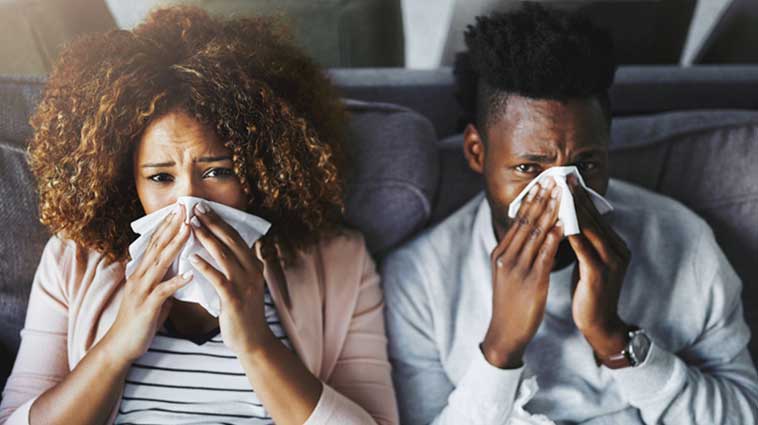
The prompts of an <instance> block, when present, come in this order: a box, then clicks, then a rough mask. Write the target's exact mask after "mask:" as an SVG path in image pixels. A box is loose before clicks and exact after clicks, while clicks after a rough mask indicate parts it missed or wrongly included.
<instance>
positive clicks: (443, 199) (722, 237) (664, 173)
mask: <svg viewBox="0 0 758 425" xmlns="http://www.w3.org/2000/svg"><path fill="white" fill-rule="evenodd" d="M330 73H331V75H332V78H333V79H334V81H335V83H336V84H337V85H338V86H339V87H340V88H341V90H342V91H343V94H344V95H345V97H347V98H351V99H357V100H354V101H348V103H347V105H348V109H349V111H350V113H351V122H350V136H351V137H350V138H349V144H348V151H349V152H348V153H349V155H350V157H351V158H352V165H353V167H352V168H353V173H352V174H351V177H350V185H349V187H348V195H347V201H348V205H347V219H348V222H349V224H350V225H351V226H353V227H356V228H358V229H360V230H361V231H362V232H364V234H365V235H366V238H367V242H368V245H369V248H370V250H371V252H372V253H373V254H375V256H376V257H377V258H378V259H381V257H382V255H383V254H384V253H386V252H387V251H388V250H390V249H391V248H392V247H394V246H397V245H398V244H399V243H402V241H404V240H407V239H408V238H410V237H412V236H413V234H415V233H417V232H418V231H420V230H421V229H423V228H424V227H426V226H429V225H431V224H433V223H435V222H437V221H439V220H440V219H442V218H444V217H445V216H446V215H448V214H450V213H451V212H452V211H454V210H455V209H456V208H458V207H459V206H460V205H462V204H463V203H464V202H465V201H466V200H467V199H469V198H470V197H471V196H473V195H474V194H475V193H476V192H478V191H479V190H480V188H481V181H480V180H479V178H478V176H477V175H475V174H473V173H472V172H471V171H469V170H468V168H467V167H466V164H465V162H464V160H463V157H462V153H461V147H460V143H461V138H460V136H459V135H456V133H457V130H458V129H459V127H457V118H458V113H459V111H458V109H457V106H456V103H455V101H454V99H453V94H452V93H453V89H452V80H451V78H450V74H449V70H448V69H441V70H435V71H406V70H399V69H374V70H332V71H330ZM617 80H618V81H617V83H616V85H615V86H614V88H613V91H612V101H613V105H614V115H615V118H614V123H613V142H612V143H613V144H612V147H611V161H612V173H613V176H614V177H616V178H621V179H624V180H628V181H631V182H634V183H637V184H639V185H641V186H644V187H647V188H649V189H652V190H655V191H657V192H661V193H664V194H666V195H669V196H672V197H674V198H676V199H678V200H680V201H681V202H683V203H684V204H686V205H688V206H689V207H690V208H692V209H693V210H695V211H696V212H697V213H699V214H701V215H702V216H703V217H704V218H705V219H706V220H708V222H709V223H710V224H711V226H712V227H713V228H714V230H715V233H716V236H717V238H718V240H719V242H720V244H721V245H722V247H723V248H724V250H725V252H726V254H727V256H728V257H729V259H730V261H731V262H732V264H733V265H734V267H735V269H736V270H737V272H738V273H739V275H740V276H741V277H742V279H743V282H744V290H743V300H744V306H745V314H746V316H747V318H748V321H749V323H750V326H751V328H752V329H753V330H754V331H758V286H757V285H756V278H758V267H756V265H755V264H754V263H755V261H756V260H758V168H756V167H754V166H753V164H756V163H758V67H713V68H690V69H678V68H666V67H636V68H633V67H629V68H622V69H620V71H619V74H618V78H617ZM42 85H43V82H42V81H41V80H36V79H12V78H5V79H3V78H0V177H2V184H0V229H2V230H3V233H4V234H3V238H2V241H1V242H0V323H2V327H0V387H2V386H3V385H4V380H5V377H6V376H7V374H8V373H9V371H10V367H11V365H12V362H13V358H14V356H15V352H16V350H17V348H18V344H19V330H20V329H21V327H22V326H23V321H24V313H25V310H26V303H27V298H28V293H29V288H30V284H31V282H32V279H33V276H34V272H35V269H36V266H37V262H38V260H39V255H40V253H41V251H42V247H43V246H44V243H45V241H46V240H47V238H48V237H49V235H48V233H47V232H46V230H45V229H44V228H43V227H42V226H41V225H40V224H39V223H38V221H37V207H36V199H35V193H34V189H33V184H32V179H31V176H30V174H29V171H28V169H27V167H26V165H25V162H24V147H25V143H26V142H25V141H26V140H27V139H28V137H29V135H30V128H29V126H28V124H27V120H28V117H29V115H30V113H31V112H32V110H33V108H34V105H35V103H36V101H37V99H38V98H39V94H40V90H41V88H42ZM681 302H683V303H696V302H698V300H681ZM751 350H752V354H753V358H754V359H758V343H756V342H755V341H753V342H752V343H751Z"/></svg>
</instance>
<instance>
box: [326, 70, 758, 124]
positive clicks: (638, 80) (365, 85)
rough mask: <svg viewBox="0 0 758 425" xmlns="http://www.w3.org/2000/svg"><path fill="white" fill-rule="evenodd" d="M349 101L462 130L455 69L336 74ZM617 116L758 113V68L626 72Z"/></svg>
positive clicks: (614, 93)
mask: <svg viewBox="0 0 758 425" xmlns="http://www.w3.org/2000/svg"><path fill="white" fill-rule="evenodd" d="M330 75H331V76H332V79H333V81H334V82H335V84H336V85H337V86H338V87H339V88H340V89H341V90H342V93H343V95H344V96H345V97H349V98H352V99H361V100H370V101H378V102H390V103H397V104H399V105H404V106H407V107H409V108H412V109H414V110H416V111H418V112H420V113H421V114H422V115H424V116H425V117H427V118H429V120H431V121H432V124H434V128H435V130H436V131H437V135H438V136H440V138H444V137H447V136H449V135H452V134H455V133H456V132H459V131H461V130H462V129H463V127H462V126H461V123H460V122H459V119H460V115H461V110H460V107H459V105H458V103H457V102H456V101H455V87H454V85H453V76H452V71H451V69H450V68H439V69H433V70H414V69H398V68H395V69H356V70H346V69H333V70H330ZM610 96H611V105H612V109H613V115H614V116H624V115H627V116H628V115H643V114H653V113H658V112H666V111H684V110H695V109H758V66H739V65H732V66H693V67H687V68H682V67H676V66H622V67H619V70H618V72H617V73H616V80H615V82H614V84H613V87H611V90H610Z"/></svg>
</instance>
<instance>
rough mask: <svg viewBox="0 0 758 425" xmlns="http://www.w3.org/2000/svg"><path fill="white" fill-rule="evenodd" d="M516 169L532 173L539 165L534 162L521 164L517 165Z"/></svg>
mask: <svg viewBox="0 0 758 425" xmlns="http://www.w3.org/2000/svg"><path fill="white" fill-rule="evenodd" d="M516 171H518V172H520V173H525V174H531V173H534V172H535V171H537V166H536V165H534V164H519V165H517V166H516Z"/></svg>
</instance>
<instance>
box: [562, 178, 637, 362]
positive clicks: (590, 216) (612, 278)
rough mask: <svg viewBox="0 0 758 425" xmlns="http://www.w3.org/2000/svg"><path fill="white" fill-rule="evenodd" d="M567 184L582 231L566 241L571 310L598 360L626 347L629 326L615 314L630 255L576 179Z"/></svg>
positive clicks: (571, 179)
mask: <svg viewBox="0 0 758 425" xmlns="http://www.w3.org/2000/svg"><path fill="white" fill-rule="evenodd" d="M568 183H569V187H570V189H571V192H572V194H573V196H574V204H575V206H576V212H577V217H578V219H579V227H580V228H581V230H582V233H580V234H578V235H572V236H569V238H568V239H569V242H570V243H571V247H572V248H573V249H574V252H575V253H576V257H577V259H578V265H577V267H576V268H575V269H574V279H573V284H574V287H573V288H574V289H573V291H574V293H573V301H572V308H571V310H572V315H573V318H574V323H576V326H577V328H578V329H579V331H580V332H582V334H583V335H584V337H585V338H586V339H587V342H589V344H590V345H591V346H592V348H593V350H594V351H595V354H596V355H598V356H599V357H600V358H602V357H606V356H608V355H610V354H615V353H619V352H621V350H623V349H624V347H625V345H626V334H627V332H628V330H629V329H630V327H629V326H628V325H627V324H625V323H624V322H623V321H622V320H621V318H620V317H619V315H618V302H619V295H620V294H621V285H622V284H623V282H624V275H625V273H626V269H627V266H628V265H629V259H630V257H631V253H630V252H629V249H628V248H627V246H626V243H624V241H623V240H622V239H621V237H620V236H619V235H618V234H617V233H616V232H615V231H614V230H613V229H612V228H611V227H610V226H609V225H608V224H607V223H606V222H605V221H604V220H603V217H602V216H601V215H600V213H599V212H598V211H597V209H596V208H595V204H593V203H592V200H591V199H590V197H589V195H587V192H586V191H585V190H584V188H582V187H581V186H580V185H578V184H577V181H576V178H575V177H574V176H569V179H568Z"/></svg>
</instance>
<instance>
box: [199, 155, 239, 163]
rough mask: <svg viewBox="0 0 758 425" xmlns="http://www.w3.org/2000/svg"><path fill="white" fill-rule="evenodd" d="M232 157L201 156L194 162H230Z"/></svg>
mask: <svg viewBox="0 0 758 425" xmlns="http://www.w3.org/2000/svg"><path fill="white" fill-rule="evenodd" d="M231 160H232V157H231V156H229V155H222V156H201V157H200V158H197V159H196V160H195V162H218V161H231Z"/></svg>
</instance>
